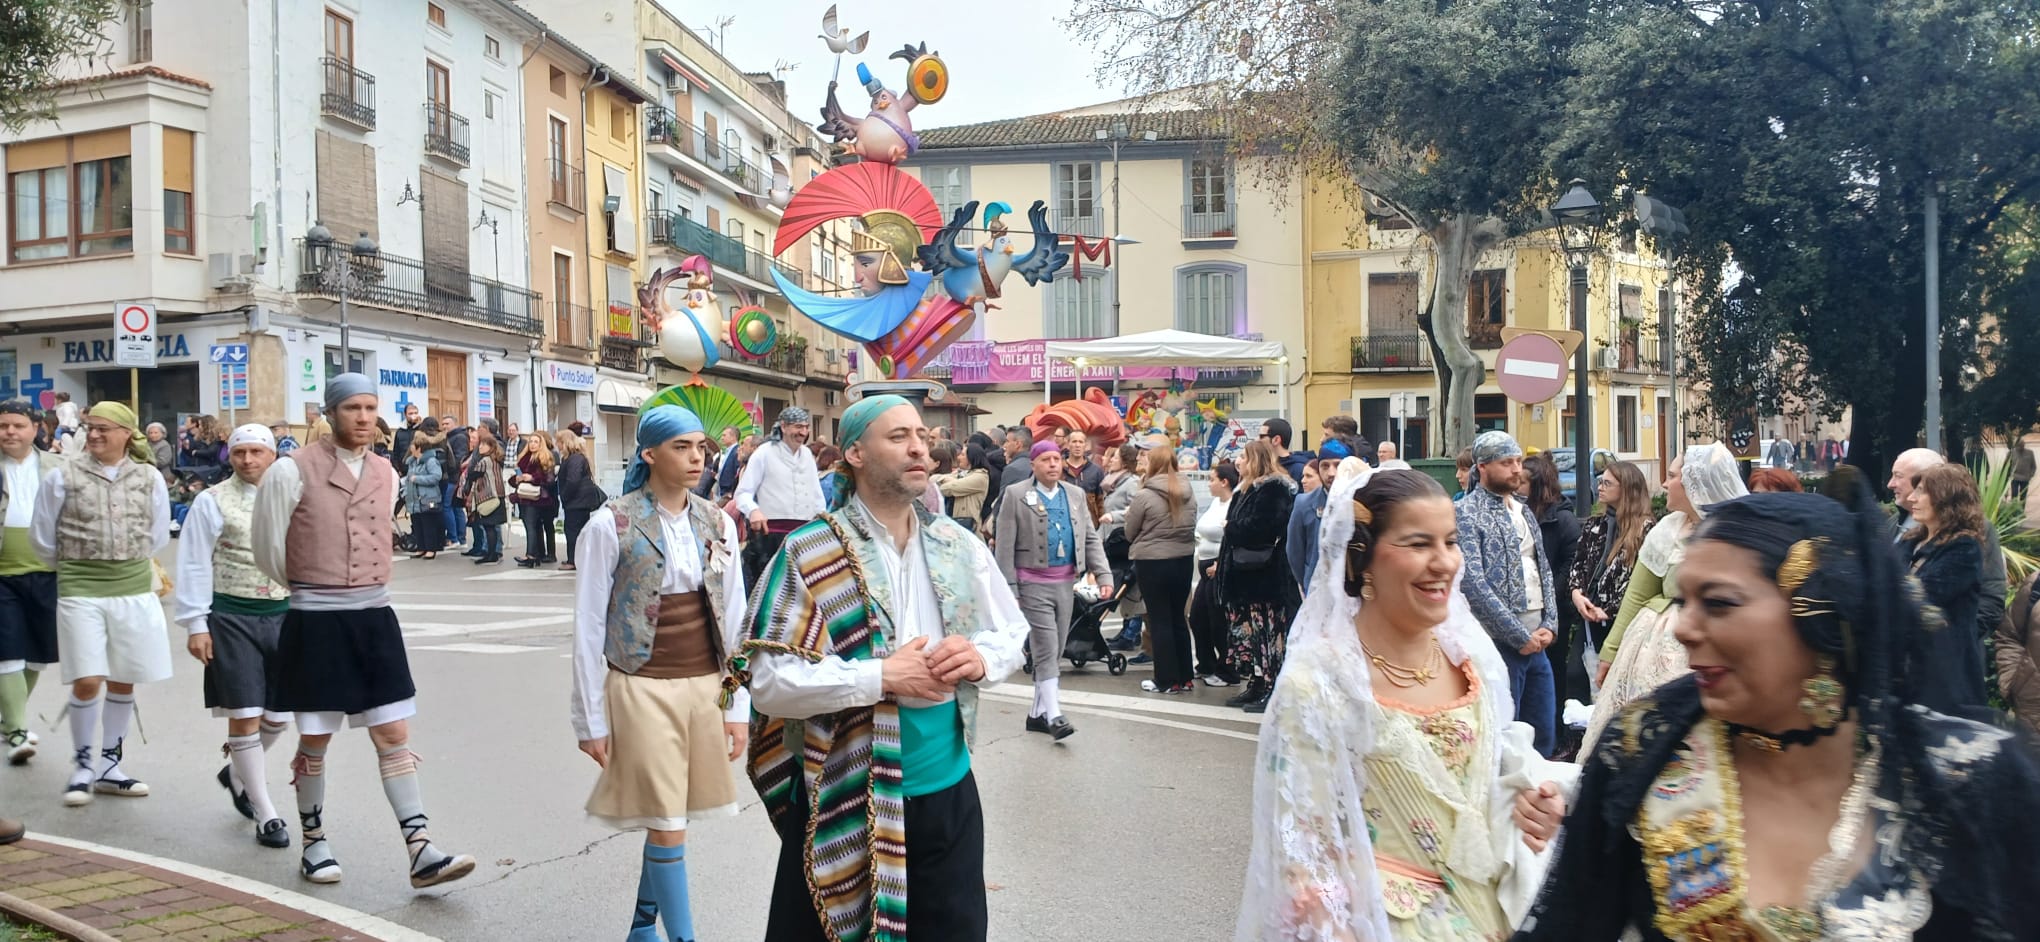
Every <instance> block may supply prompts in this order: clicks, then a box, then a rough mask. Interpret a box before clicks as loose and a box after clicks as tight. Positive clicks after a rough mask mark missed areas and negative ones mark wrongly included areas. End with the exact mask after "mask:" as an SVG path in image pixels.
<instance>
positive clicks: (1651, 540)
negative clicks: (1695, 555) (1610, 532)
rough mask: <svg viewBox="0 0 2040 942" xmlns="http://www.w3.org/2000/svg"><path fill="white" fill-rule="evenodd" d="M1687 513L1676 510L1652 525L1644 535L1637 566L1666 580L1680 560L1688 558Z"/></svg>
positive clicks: (1637, 556)
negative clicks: (1666, 574)
mask: <svg viewBox="0 0 2040 942" xmlns="http://www.w3.org/2000/svg"><path fill="white" fill-rule="evenodd" d="M1686 520H1687V518H1686V512H1685V511H1683V510H1674V511H1672V512H1671V513H1668V514H1665V516H1664V518H1663V519H1661V520H1659V521H1658V522H1656V523H1653V524H1651V525H1650V532H1649V533H1645V534H1644V535H1643V548H1642V549H1640V550H1637V552H1636V564H1637V565H1639V566H1642V567H1643V568H1645V569H1648V570H1650V571H1651V574H1652V575H1655V576H1657V577H1658V578H1660V579H1662V578H1664V575H1665V573H1668V572H1671V571H1672V567H1673V566H1676V565H1678V563H1679V560H1681V559H1684V558H1686V526H1687V524H1686Z"/></svg>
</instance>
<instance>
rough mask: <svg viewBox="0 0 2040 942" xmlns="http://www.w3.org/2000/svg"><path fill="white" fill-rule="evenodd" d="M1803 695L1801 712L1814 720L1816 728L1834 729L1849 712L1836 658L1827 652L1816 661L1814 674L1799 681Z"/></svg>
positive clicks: (1800, 701) (1800, 703)
mask: <svg viewBox="0 0 2040 942" xmlns="http://www.w3.org/2000/svg"><path fill="white" fill-rule="evenodd" d="M1799 689H1800V691H1801V692H1802V695H1801V696H1800V698H1799V712H1801V713H1804V714H1806V716H1807V718H1808V719H1811V720H1812V721H1813V725H1814V728H1816V729H1832V728H1834V726H1835V725H1836V724H1838V723H1840V722H1841V721H1842V717H1843V716H1845V715H1846V714H1847V713H1848V709H1847V707H1846V705H1845V704H1844V703H1843V702H1842V697H1843V693H1844V691H1843V689H1842V682H1841V680H1840V678H1837V677H1836V676H1835V659H1834V658H1832V657H1829V656H1827V655H1825V654H1823V655H1821V656H1820V659H1819V660H1818V661H1816V662H1815V667H1814V671H1813V676H1812V677H1808V678H1806V679H1805V680H1803V681H1800V683H1799Z"/></svg>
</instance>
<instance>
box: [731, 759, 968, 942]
mask: <svg viewBox="0 0 2040 942" xmlns="http://www.w3.org/2000/svg"><path fill="white" fill-rule="evenodd" d="M793 804H794V807H795V808H796V809H798V810H799V813H798V814H795V815H790V816H788V819H787V821H786V825H787V826H786V827H785V828H782V829H780V831H779V867H778V869H777V871H776V872H775V873H774V874H773V877H772V906H771V909H770V910H769V911H768V913H767V915H766V917H765V942H827V937H826V936H824V935H823V934H822V917H821V914H819V913H817V912H815V904H814V897H812V896H810V895H809V894H808V887H807V863H806V861H805V859H804V854H803V853H802V851H803V846H802V845H804V844H805V843H806V841H807V815H806V808H807V796H806V794H805V788H804V787H803V786H802V784H801V782H800V779H799V778H796V779H795V780H794V790H793ZM990 925H991V914H990V912H989V910H988V908H987V906H986V903H985V814H984V806H983V805H981V804H979V803H978V789H977V775H976V773H971V774H968V775H965V776H964V777H963V781H961V782H958V783H956V784H954V785H951V786H949V787H948V788H945V789H943V790H941V791H939V792H935V793H933V794H930V795H922V796H920V797H918V798H909V799H907V928H908V930H909V931H910V932H912V933H913V938H916V939H930V940H940V942H984V939H985V936H986V934H987V933H989V932H990V931H991V929H990Z"/></svg>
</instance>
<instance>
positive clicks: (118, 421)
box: [85, 402, 156, 465]
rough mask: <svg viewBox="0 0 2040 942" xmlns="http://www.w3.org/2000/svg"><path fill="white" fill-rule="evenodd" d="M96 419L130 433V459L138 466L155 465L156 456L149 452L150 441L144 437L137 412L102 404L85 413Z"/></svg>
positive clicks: (112, 403)
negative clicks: (137, 418) (103, 420)
mask: <svg viewBox="0 0 2040 942" xmlns="http://www.w3.org/2000/svg"><path fill="white" fill-rule="evenodd" d="M85 414H86V415H88V416H91V417H92V418H95V419H105V420H106V421H108V422H112V423H113V424H115V425H118V426H120V427H121V428H124V429H127V432H128V446H127V453H128V457H129V458H130V459H132V460H133V461H134V462H135V463H136V464H146V465H153V464H155V463H156V455H155V453H154V452H152V451H150V450H149V441H148V439H147V438H145V437H143V435H142V428H141V423H140V422H139V421H138V420H136V419H135V411H134V410H133V409H130V408H128V407H127V406H126V405H125V404H123V403H118V402H100V403H98V404H96V405H94V406H93V407H92V409H91V411H89V412H87V413H85Z"/></svg>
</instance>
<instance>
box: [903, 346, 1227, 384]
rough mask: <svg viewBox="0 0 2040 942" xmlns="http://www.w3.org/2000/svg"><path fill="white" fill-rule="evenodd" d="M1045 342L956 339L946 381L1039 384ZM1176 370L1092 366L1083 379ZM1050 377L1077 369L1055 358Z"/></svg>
mask: <svg viewBox="0 0 2040 942" xmlns="http://www.w3.org/2000/svg"><path fill="white" fill-rule="evenodd" d="M1047 343H1048V342H1047V341H1045V340H1015V341H1011V342H1008V343H999V342H996V341H991V340H959V341H957V342H956V343H954V344H952V345H950V347H949V349H947V350H944V351H943V359H946V360H948V361H949V370H950V372H949V382H950V384H951V385H975V384H983V383H1039V382H1041V362H1042V360H1043V359H1044V357H1045V356H1046V352H1045V351H1046V349H1047ZM1182 372H1183V373H1185V374H1188V375H1186V376H1185V378H1186V379H1187V378H1190V376H1194V375H1195V374H1196V370H1194V369H1190V368H1185V369H1183V371H1182ZM1175 373H1176V370H1174V369H1172V368H1170V367H1166V366H1125V367H1116V366H1093V367H1087V368H1085V370H1084V376H1083V379H1084V382H1087V383H1088V382H1100V383H1109V382H1111V381H1112V380H1113V379H1114V378H1118V379H1169V378H1171V377H1172V376H1174V375H1175ZM1049 378H1050V379H1051V380H1052V381H1054V382H1058V383H1070V382H1075V381H1076V379H1077V368H1076V367H1075V366H1074V365H1072V364H1071V363H1070V362H1069V361H1067V360H1057V361H1055V362H1054V363H1053V364H1052V365H1051V372H1050V374H1049Z"/></svg>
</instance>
